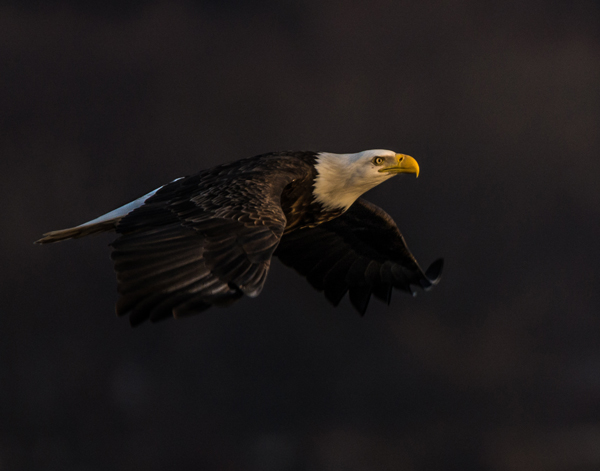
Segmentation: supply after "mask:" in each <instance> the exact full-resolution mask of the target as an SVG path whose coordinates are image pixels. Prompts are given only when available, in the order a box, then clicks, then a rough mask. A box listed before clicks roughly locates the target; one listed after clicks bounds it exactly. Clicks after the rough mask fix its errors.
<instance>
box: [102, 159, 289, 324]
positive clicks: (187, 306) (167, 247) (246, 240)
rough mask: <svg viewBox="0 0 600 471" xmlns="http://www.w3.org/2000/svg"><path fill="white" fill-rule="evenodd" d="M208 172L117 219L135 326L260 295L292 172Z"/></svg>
mask: <svg viewBox="0 0 600 471" xmlns="http://www.w3.org/2000/svg"><path fill="white" fill-rule="evenodd" d="M224 173H226V169H225V170H223V171H222V172H220V173H219V172H217V173H216V174H215V173H211V174H208V173H204V174H199V175H196V176H193V177H187V178H184V179H181V180H178V181H175V182H173V183H170V184H168V185H166V186H164V187H163V188H161V189H160V190H158V191H157V192H156V194H155V195H153V196H152V197H150V198H149V199H148V200H147V201H146V202H145V204H144V205H143V206H141V207H140V208H138V209H136V210H134V211H132V212H131V213H129V214H128V215H127V216H125V217H124V218H123V219H121V220H120V221H119V223H118V224H117V227H116V231H117V232H118V233H120V234H121V236H120V237H119V238H118V239H117V240H116V241H114V242H113V243H112V244H111V245H112V247H113V249H114V250H113V252H112V255H111V257H112V259H113V261H114V265H115V270H116V272H117V280H118V291H119V294H120V298H119V300H118V302H117V313H118V314H119V315H124V314H130V322H131V324H132V325H136V324H138V323H140V322H142V321H144V320H145V319H148V318H149V319H151V320H153V321H154V320H159V319H162V318H165V317H170V316H171V315H173V316H175V317H179V316H183V315H186V314H190V313H195V312H199V311H202V310H204V309H207V308H208V307H210V306H211V305H226V304H230V303H232V302H234V301H236V300H238V299H239V298H241V297H242V296H243V295H244V294H246V295H248V296H257V295H258V294H259V293H260V291H261V289H262V287H263V284H264V282H265V279H266V276H267V273H268V271H269V266H270V262H271V256H272V254H273V252H274V250H275V248H276V247H277V244H278V243H279V240H280V238H281V235H282V233H283V230H284V227H285V216H284V214H283V211H282V209H281V205H280V201H279V198H280V195H281V191H282V190H283V187H284V186H285V185H286V184H287V183H288V182H289V181H291V179H292V178H294V172H292V171H290V172H287V173H286V172H271V173H269V172H268V171H267V172H265V171H264V169H263V171H262V172H252V171H251V169H250V171H244V172H240V175H237V176H234V177H228V176H227V175H226V174H224Z"/></svg>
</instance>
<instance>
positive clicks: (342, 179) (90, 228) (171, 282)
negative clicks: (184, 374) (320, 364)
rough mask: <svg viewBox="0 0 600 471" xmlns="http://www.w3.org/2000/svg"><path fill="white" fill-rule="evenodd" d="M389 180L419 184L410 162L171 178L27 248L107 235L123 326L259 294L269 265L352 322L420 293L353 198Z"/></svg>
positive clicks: (285, 157)
mask: <svg viewBox="0 0 600 471" xmlns="http://www.w3.org/2000/svg"><path fill="white" fill-rule="evenodd" d="M400 173H412V174H415V175H416V176H418V175H419V165H418V164H417V162H416V160H415V159H413V158H412V157H410V156H408V155H404V154H397V153H396V152H393V151H390V150H381V149H375V150H367V151H363V152H359V153H356V154H333V153H329V152H273V153H269V154H263V155H259V156H256V157H251V158H248V159H242V160H238V161H236V162H232V163H228V164H223V165H219V166H217V167H214V168H210V169H207V170H202V171H201V172H199V173H197V174H195V175H191V176H187V177H182V178H178V179H176V180H173V181H172V182H171V183H167V184H166V185H164V186H161V187H160V188H158V189H156V190H154V191H152V192H150V193H148V194H146V195H144V196H142V197H141V198H138V199H137V200H135V201H133V202H131V203H129V204H126V205H124V206H122V207H120V208H118V209H115V210H114V211H111V212H109V213H107V214H105V215H103V216H100V217H98V218H96V219H93V220H91V221H89V222H86V223H85V224H81V225H80V226H76V227H72V228H69V229H63V230H59V231H53V232H48V233H46V234H44V236H43V237H42V238H41V239H40V240H38V241H37V243H39V244H46V243H50V242H57V241H60V240H65V239H71V238H78V237H83V236H87V235H90V234H94V233H98V232H105V231H115V232H117V234H119V237H118V238H117V239H116V240H115V241H114V242H113V243H112V244H111V246H112V248H113V251H112V254H111V258H112V260H113V261H114V266H115V271H116V273H117V281H118V292H119V295H120V296H119V299H118V301H117V306H116V311H117V314H118V315H127V314H128V315H129V320H130V322H131V324H132V325H137V324H139V323H141V322H143V321H144V320H146V319H150V320H151V321H157V320H161V319H165V318H167V317H175V318H178V317H182V316H186V315H189V314H194V313H198V312H201V311H204V310H205V309H208V308H209V307H210V306H212V305H215V306H225V305H229V304H231V303H233V302H235V301H237V300H238V299H240V298H241V297H242V296H243V295H246V296H250V297H255V296H258V295H259V293H260V292H261V290H262V288H263V286H264V283H265V280H266V278H267V274H268V272H269V267H270V264H271V258H272V257H273V255H275V256H277V257H279V259H280V260H281V261H282V262H283V263H284V264H285V265H288V266H290V267H292V268H294V269H295V270H296V271H298V272H299V273H300V274H301V275H302V276H305V277H306V279H307V280H308V282H309V283H310V284H311V285H312V286H313V287H314V288H316V289H317V290H319V291H323V292H324V294H325V296H326V298H327V299H328V300H329V301H330V302H331V303H332V304H333V305H334V306H336V305H337V304H338V303H339V302H340V301H341V299H342V298H343V297H344V295H345V294H346V293H347V292H348V293H349V298H350V302H351V303H352V305H353V306H354V308H356V310H357V311H358V312H359V313H360V314H361V315H364V313H365V311H366V309H367V305H368V303H369V299H370V297H371V294H373V295H374V296H375V297H377V298H379V299H381V300H383V301H385V302H387V303H388V304H389V302H390V297H391V292H392V288H397V289H400V290H403V291H407V292H409V293H413V294H414V290H413V286H416V287H420V288H422V289H428V288H431V287H432V286H433V285H435V284H436V283H437V282H438V281H439V279H440V275H441V271H442V265H443V260H442V259H439V260H437V261H435V262H434V263H433V264H432V265H431V266H430V267H429V268H428V269H427V271H425V272H423V270H422V269H421V268H420V267H419V264H418V263H417V261H416V260H415V258H414V257H413V255H412V254H411V252H410V251H409V250H408V248H407V246H406V243H405V242H404V238H403V237H402V234H401V233H400V231H399V230H398V228H397V227H396V224H395V223H394V221H393V220H392V218H391V217H390V216H389V215H388V214H387V213H385V212H384V211H383V210H382V209H380V208H378V207H377V206H375V205H373V204H371V203H369V202H367V201H365V200H364V199H362V198H360V196H361V195H362V194H363V193H364V192H366V191H367V190H369V189H371V188H373V187H375V186H376V185H379V184H380V183H382V182H384V181H385V180H387V179H389V178H391V177H393V176H394V175H397V174H400Z"/></svg>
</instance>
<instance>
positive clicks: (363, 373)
mask: <svg viewBox="0 0 600 471" xmlns="http://www.w3.org/2000/svg"><path fill="white" fill-rule="evenodd" d="M599 129H600V4H599V3H598V2H597V1H593V0H589V1H586V0H580V1H572V0H568V1H567V0H564V1H561V0H555V1H541V0H540V1H537V0H528V1H525V2H523V1H503V2H480V1H475V0H462V1H461V0H456V1H449V0H436V1H398V0H370V1H369V2H359V1H354V0H345V1H322V0H288V1H275V0H270V1H248V0H244V1H242V0H237V1H224V0H219V1H218V0H212V1H208V0H207V1H198V2H192V1H188V2H160V1H157V2H144V1H138V2H129V3H123V2H120V1H108V2H107V1H104V2H97V3H96V4H95V5H87V4H85V3H81V2H76V1H62V2H61V1H33V0H31V1H23V0H20V1H18V2H17V1H12V2H11V1H4V2H0V178H1V183H0V199H1V204H0V224H1V231H0V240H1V251H0V267H1V268H2V269H1V270H0V310H1V315H0V470H2V471H5V470H20V469H44V470H54V469H56V470H107V469H111V470H132V469H139V470H149V471H152V470H180V469H207V470H213V469H214V470H251V471H252V470H261V471H262V470H266V471H270V470H315V471H318V470H349V471H353V470H399V469H402V470H430V469H444V470H445V469H457V470H465V469H489V470H586V471H587V470H596V469H600V339H599V333H600V316H599V313H600V296H599V294H598V285H599V282H600V279H599V276H598V266H599V262H600V250H599V242H598V241H599V240H600V223H599V220H600V218H599V213H600V211H599V208H600V189H599V183H598V180H599V177H600V159H599V154H600V137H599V135H600V133H599ZM370 148H389V149H393V150H396V151H397V152H402V153H407V154H410V155H413V156H414V157H415V158H416V159H417V160H418V162H419V164H420V166H421V176H420V177H419V179H418V180H415V179H414V178H408V177H398V178H395V179H393V180H391V181H389V182H387V183H386V184H384V185H382V186H381V187H378V188H376V189H375V190H373V191H372V192H370V194H369V195H368V198H369V199H370V200H371V201H373V202H375V203H376V204H378V205H380V206H382V207H383V208H384V209H385V210H386V211H388V212H389V213H390V214H391V215H392V216H393V217H394V218H395V220H396V221H397V222H398V225H399V226H400V228H401V230H402V231H403V233H404V235H405V237H406V238H407V241H408V243H409V246H410V247H411V249H412V250H413V252H414V253H415V255H416V257H417V258H418V259H419V260H420V262H421V264H422V265H424V266H427V265H428V264H429V263H430V262H432V261H433V260H434V259H435V258H437V257H439V256H444V257H445V259H446V269H445V272H444V277H443V279H442V281H441V283H440V285H439V286H437V287H436V288H435V289H433V290H432V291H431V292H428V293H421V294H420V295H419V296H417V297H416V298H414V299H412V298H410V297H409V296H406V295H403V294H400V293H395V295H394V297H393V299H392V304H391V306H390V307H387V306H385V305H383V304H382V303H380V302H378V301H377V300H373V301H372V302H371V306H370V308H369V311H368V313H367V315H366V316H365V317H364V318H360V317H359V316H358V315H356V313H355V312H354V311H353V310H352V309H351V307H350V305H349V302H348V301H347V300H345V301H344V302H343V303H342V305H341V306H339V307H338V308H337V309H334V308H332V307H331V306H330V305H329V304H328V303H327V301H326V300H325V298H324V297H323V296H322V294H320V293H317V292H314V291H313V290H312V289H311V288H310V287H309V286H308V284H307V283H306V282H305V281H304V280H303V279H302V278H300V277H299V276H298V275H296V274H295V273H294V272H292V271H291V270H289V269H287V268H285V267H283V266H281V264H279V262H275V263H274V266H273V268H272V270H271V274H270V276H269V279H268V280H267V284H266V287H265V290H264V291H263V293H262V294H261V296H260V297H258V298H257V299H244V300H242V301H241V302H239V303H238V304H236V305H234V306H233V307H231V308H228V309H212V310H209V311H208V312H206V313H204V314H202V315H200V316H196V317H194V318H190V319H186V320H182V321H173V320H169V321H166V322H164V323H161V324H157V325H151V324H145V325H143V326H141V327H139V328H137V329H135V330H132V329H131V328H130V327H129V324H128V321H127V320H126V319H117V318H116V317H115V315H114V303H115V301H116V289H115V287H116V282H115V278H114V274H113V271H112V265H111V262H110V260H109V256H108V255H109V249H108V248H107V244H108V243H109V242H110V241H111V240H112V236H111V235H101V236H96V237H94V238H89V239H84V240H78V241H69V242H65V243H61V244H56V245H53V246H45V247H40V246H34V245H33V244H32V242H33V241H34V240H36V239H37V238H39V237H40V236H41V234H42V233H43V232H47V231H49V230H54V229H61V228H64V227H69V226H73V225H76V224H80V223H82V222H85V221H87V220H90V219H92V218H95V217H97V216H99V215H100V214H103V213H105V212H107V211H109V210H112V209H114V208H116V207H118V206H120V205H122V204H124V203H127V202H129V201H131V200H133V199H135V198H137V197H138V196H140V195H142V194H144V193H146V192H148V191H150V190H152V189H154V188H156V187H157V186H160V185H162V184H163V183H166V182H168V181H170V180H172V179H174V178H175V177H179V176H182V175H186V174H189V173H194V172H196V171H198V170H200V169H201V168H205V167H208V166H212V165H215V164H218V163H222V162H227V161H231V160H236V159H238V158H242V157H248V156H251V155H256V154H259V153H263V152H268V151H274V150H285V149H295V150H309V149H310V150H326V151H331V152H358V151H361V150H364V149H370Z"/></svg>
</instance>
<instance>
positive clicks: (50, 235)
mask: <svg viewBox="0 0 600 471" xmlns="http://www.w3.org/2000/svg"><path fill="white" fill-rule="evenodd" d="M120 220H121V218H120V217H118V218H114V219H109V220H107V221H102V222H98V223H95V224H82V225H81V226H75V227H69V228H68V229H61V230H59V231H51V232H46V233H45V234H44V236H43V237H42V238H41V239H39V240H36V241H35V243H36V244H51V243H52V242H59V241H61V240H67V239H79V238H80V237H85V236H88V235H91V234H98V233H100V232H108V231H114V230H115V228H116V226H117V223H118V222H119V221H120Z"/></svg>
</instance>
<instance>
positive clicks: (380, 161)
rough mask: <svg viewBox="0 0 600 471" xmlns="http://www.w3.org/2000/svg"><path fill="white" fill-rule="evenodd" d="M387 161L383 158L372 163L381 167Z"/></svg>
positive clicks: (378, 158) (376, 158)
mask: <svg viewBox="0 0 600 471" xmlns="http://www.w3.org/2000/svg"><path fill="white" fill-rule="evenodd" d="M384 161H385V159H384V158H383V157H375V158H374V159H373V160H372V162H373V164H375V165H381V164H382V163H383V162H384Z"/></svg>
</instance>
